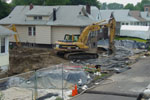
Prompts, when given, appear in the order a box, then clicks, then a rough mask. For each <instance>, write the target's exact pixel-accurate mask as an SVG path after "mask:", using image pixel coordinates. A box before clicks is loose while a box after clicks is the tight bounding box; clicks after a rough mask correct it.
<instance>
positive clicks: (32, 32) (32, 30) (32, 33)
mask: <svg viewBox="0 0 150 100" xmlns="http://www.w3.org/2000/svg"><path fill="white" fill-rule="evenodd" d="M28 35H29V36H35V35H36V28H35V26H30V27H28Z"/></svg>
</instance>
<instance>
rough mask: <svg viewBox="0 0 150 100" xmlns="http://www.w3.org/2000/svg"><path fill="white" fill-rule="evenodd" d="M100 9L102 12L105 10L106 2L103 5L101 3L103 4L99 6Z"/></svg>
mask: <svg viewBox="0 0 150 100" xmlns="http://www.w3.org/2000/svg"><path fill="white" fill-rule="evenodd" d="M101 9H102V10H105V9H107V3H106V2H105V3H103V4H102V5H101Z"/></svg>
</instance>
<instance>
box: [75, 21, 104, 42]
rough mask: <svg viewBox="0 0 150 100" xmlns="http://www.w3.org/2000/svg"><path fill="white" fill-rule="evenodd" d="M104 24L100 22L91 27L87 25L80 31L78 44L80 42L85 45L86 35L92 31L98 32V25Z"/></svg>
mask: <svg viewBox="0 0 150 100" xmlns="http://www.w3.org/2000/svg"><path fill="white" fill-rule="evenodd" d="M103 22H105V20H104V21H101V22H98V23H94V24H93V25H89V26H87V27H86V28H84V30H83V31H82V33H81V35H80V37H79V40H78V42H82V43H83V44H85V45H86V44H87V41H88V35H89V33H90V32H93V31H98V30H100V29H101V28H100V25H99V24H101V23H103Z"/></svg>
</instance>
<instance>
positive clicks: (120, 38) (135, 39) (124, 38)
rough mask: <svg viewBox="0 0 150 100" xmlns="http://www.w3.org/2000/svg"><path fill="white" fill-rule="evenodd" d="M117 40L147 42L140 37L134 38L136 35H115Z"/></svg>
mask: <svg viewBox="0 0 150 100" xmlns="http://www.w3.org/2000/svg"><path fill="white" fill-rule="evenodd" d="M115 40H133V41H136V42H144V43H146V42H147V40H144V39H140V38H134V37H115Z"/></svg>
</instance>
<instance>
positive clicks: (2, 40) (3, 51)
mask: <svg viewBox="0 0 150 100" xmlns="http://www.w3.org/2000/svg"><path fill="white" fill-rule="evenodd" d="M1 53H5V37H2V38H1Z"/></svg>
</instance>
